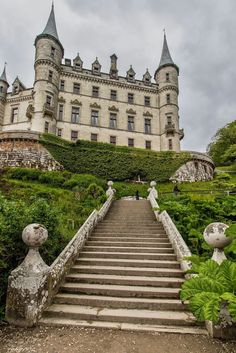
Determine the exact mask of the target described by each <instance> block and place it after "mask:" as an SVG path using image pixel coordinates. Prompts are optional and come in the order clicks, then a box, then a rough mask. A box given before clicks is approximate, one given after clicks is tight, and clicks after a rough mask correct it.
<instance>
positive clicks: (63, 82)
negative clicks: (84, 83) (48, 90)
mask: <svg viewBox="0 0 236 353" xmlns="http://www.w3.org/2000/svg"><path fill="white" fill-rule="evenodd" d="M60 90H61V91H65V81H64V80H61V82H60Z"/></svg>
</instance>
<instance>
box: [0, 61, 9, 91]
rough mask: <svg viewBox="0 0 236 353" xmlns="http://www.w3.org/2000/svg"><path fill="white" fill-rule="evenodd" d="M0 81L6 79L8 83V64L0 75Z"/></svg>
mask: <svg viewBox="0 0 236 353" xmlns="http://www.w3.org/2000/svg"><path fill="white" fill-rule="evenodd" d="M0 81H4V82H6V83H7V84H8V82H7V75H6V64H5V65H4V69H3V72H2V74H1V76H0ZM8 86H9V84H8Z"/></svg>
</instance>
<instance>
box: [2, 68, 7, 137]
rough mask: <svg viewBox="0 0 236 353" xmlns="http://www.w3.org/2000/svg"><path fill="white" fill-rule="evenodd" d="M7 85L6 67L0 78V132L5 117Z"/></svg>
mask: <svg viewBox="0 0 236 353" xmlns="http://www.w3.org/2000/svg"><path fill="white" fill-rule="evenodd" d="M8 87H9V84H8V82H7V76H6V65H5V66H4V69H3V72H2V75H1V76H0V131H1V130H2V125H3V118H4V115H5V103H6V97H7V90H8Z"/></svg>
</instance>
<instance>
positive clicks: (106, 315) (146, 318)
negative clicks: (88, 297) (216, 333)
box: [44, 304, 196, 326]
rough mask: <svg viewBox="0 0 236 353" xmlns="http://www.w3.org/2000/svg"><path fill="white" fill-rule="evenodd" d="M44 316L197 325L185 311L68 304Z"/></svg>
mask: <svg viewBox="0 0 236 353" xmlns="http://www.w3.org/2000/svg"><path fill="white" fill-rule="evenodd" d="M44 315H45V316H46V317H53V316H56V317H58V318H69V319H79V320H87V321H93V320H99V321H111V322H126V323H138V324H152V325H182V326H193V325H195V324H196V319H195V318H194V317H193V315H191V314H190V313H189V312H185V311H162V310H158V311H153V310H144V309H143V310H137V309H109V308H99V307H92V308H91V307H88V306H82V305H81V306H80V305H67V304H53V305H51V306H50V307H49V308H48V309H46V310H45V312H44Z"/></svg>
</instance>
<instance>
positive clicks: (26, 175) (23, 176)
mask: <svg viewBox="0 0 236 353" xmlns="http://www.w3.org/2000/svg"><path fill="white" fill-rule="evenodd" d="M41 173H42V172H41V170H39V169H29V168H11V169H8V170H7V177H8V178H11V179H18V180H38V179H39V177H40V175H41Z"/></svg>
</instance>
